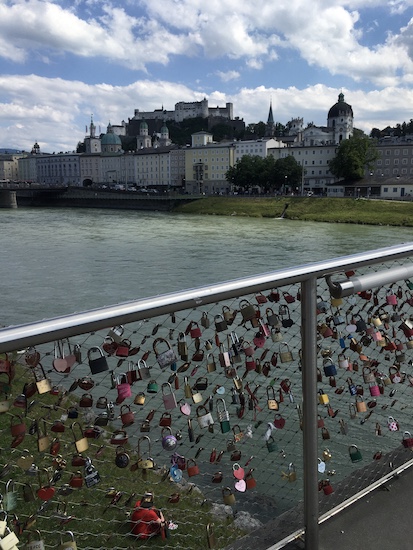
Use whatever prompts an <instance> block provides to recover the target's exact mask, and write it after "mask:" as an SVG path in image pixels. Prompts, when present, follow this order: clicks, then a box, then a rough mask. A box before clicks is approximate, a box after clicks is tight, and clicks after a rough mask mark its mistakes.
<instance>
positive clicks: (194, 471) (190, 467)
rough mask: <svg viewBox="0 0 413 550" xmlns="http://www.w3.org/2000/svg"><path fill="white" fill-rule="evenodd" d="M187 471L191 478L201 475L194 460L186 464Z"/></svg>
mask: <svg viewBox="0 0 413 550" xmlns="http://www.w3.org/2000/svg"><path fill="white" fill-rule="evenodd" d="M186 471H187V472H188V476H189V477H193V476H196V475H198V474H199V466H198V465H197V463H196V462H195V460H193V459H192V458H190V459H189V460H188V461H187V463H186Z"/></svg>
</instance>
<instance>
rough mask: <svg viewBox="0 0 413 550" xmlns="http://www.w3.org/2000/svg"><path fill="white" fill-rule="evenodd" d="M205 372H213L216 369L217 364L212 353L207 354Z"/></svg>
mask: <svg viewBox="0 0 413 550" xmlns="http://www.w3.org/2000/svg"><path fill="white" fill-rule="evenodd" d="M206 361H207V372H215V371H216V370H217V365H216V363H215V359H214V356H213V354H212V353H208V354H207V358H206Z"/></svg>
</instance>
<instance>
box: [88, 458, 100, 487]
mask: <svg viewBox="0 0 413 550" xmlns="http://www.w3.org/2000/svg"><path fill="white" fill-rule="evenodd" d="M84 479H85V485H86V487H88V488H90V487H94V486H95V485H97V484H98V483H100V481H101V478H100V474H99V472H98V471H97V469H96V468H95V467H94V466H93V464H92V461H91V460H90V458H87V459H86V462H85V475H84Z"/></svg>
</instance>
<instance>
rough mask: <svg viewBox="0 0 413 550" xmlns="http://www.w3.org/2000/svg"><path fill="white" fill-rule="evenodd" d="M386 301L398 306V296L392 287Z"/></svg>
mask: <svg viewBox="0 0 413 550" xmlns="http://www.w3.org/2000/svg"><path fill="white" fill-rule="evenodd" d="M386 302H387V304H388V305H391V306H397V296H396V294H394V292H393V291H392V290H391V289H389V290H388V291H387V294H386Z"/></svg>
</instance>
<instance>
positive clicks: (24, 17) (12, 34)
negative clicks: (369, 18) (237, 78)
mask: <svg viewBox="0 0 413 550" xmlns="http://www.w3.org/2000/svg"><path fill="white" fill-rule="evenodd" d="M410 4H411V2H407V1H401V0H393V2H391V3H390V6H389V4H388V3H387V2H385V1H384V0H380V1H378V0H375V1H373V0H370V2H369V1H365V0H363V2H361V1H360V0H348V2H346V1H345V0H342V1H339V0H335V1H334V0H332V1H331V2H328V3H326V2H324V1H323V0H314V1H313V2H308V1H307V0H289V1H287V0H280V1H279V2H276V3H268V1H267V0H256V1H255V2H254V3H251V2H249V1H248V2H247V1H242V0H228V1H227V2H225V3H222V2H220V1H218V0H211V1H210V2H208V3H205V2H201V0H180V1H179V2H178V1H176V0H150V1H149V0H142V2H141V3H140V4H139V8H140V11H138V8H137V7H136V6H133V3H128V2H126V3H121V4H120V6H121V7H117V6H116V5H115V4H114V3H113V2H112V3H109V2H94V1H92V2H87V3H86V5H87V6H88V8H89V12H88V14H86V13H85V12H81V11H80V7H81V6H82V7H84V5H83V4H82V3H76V4H75V5H74V6H73V7H71V8H70V9H64V8H63V7H62V6H60V5H59V4H58V3H54V2H51V1H49V2H47V1H42V0H27V1H25V2H22V1H20V2H17V1H14V2H13V1H11V2H10V3H6V4H5V3H3V4H1V5H0V56H3V57H4V58H7V59H10V60H13V61H15V62H16V63H21V62H23V61H24V60H26V59H27V58H28V56H29V55H30V52H33V51H34V52H38V53H39V54H41V55H44V56H45V57H46V58H49V57H50V56H52V57H55V56H59V57H60V56H61V55H62V54H64V52H69V53H72V54H74V55H77V56H80V57H90V58H93V57H96V58H101V57H104V58H106V59H108V60H110V61H112V62H113V63H119V64H122V65H124V66H127V67H129V68H132V69H135V70H143V71H145V70H147V65H148V63H160V64H163V65H165V64H167V63H168V62H169V61H170V59H171V56H174V55H186V56H189V57H191V56H195V55H201V54H202V53H203V55H205V56H207V57H211V58H220V57H222V58H225V57H229V58H232V59H239V58H245V59H246V61H247V64H248V66H250V67H256V68H258V69H260V68H262V67H263V66H264V63H265V61H266V60H269V59H276V58H277V57H278V56H280V52H282V51H283V50H284V51H285V49H286V48H290V49H293V50H296V51H298V52H299V53H300V55H301V57H302V58H303V59H305V60H306V61H307V62H308V63H309V64H310V65H314V66H319V67H321V68H324V69H327V70H329V71H330V72H331V73H332V74H345V75H348V76H349V77H354V78H356V79H357V78H366V76H367V78H370V79H371V81H372V82H380V81H381V80H382V79H383V78H384V77H385V76H386V78H384V80H383V82H384V84H388V83H389V79H390V78H394V75H395V74H396V72H397V71H398V70H403V69H404V62H403V59H401V60H400V56H399V55H398V54H399V51H398V50H397V48H396V46H395V43H394V41H390V42H388V43H387V44H386V42H384V41H383V43H382V44H381V45H378V46H377V47H376V48H375V49H374V50H372V49H369V48H367V47H365V46H363V45H362V44H361V42H360V40H361V38H362V35H361V30H360V29H356V24H357V22H358V19H359V14H358V12H357V11H355V10H356V8H360V9H361V8H364V9H365V8H366V7H370V8H373V7H380V6H381V7H382V8H385V7H386V8H387V9H388V10H396V11H397V12H400V11H403V10H404V9H406V8H407V6H408V5H410ZM144 8H146V11H144ZM395 48H396V49H395ZM392 53H393V54H396V55H392ZM366 69H368V70H366Z"/></svg>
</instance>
